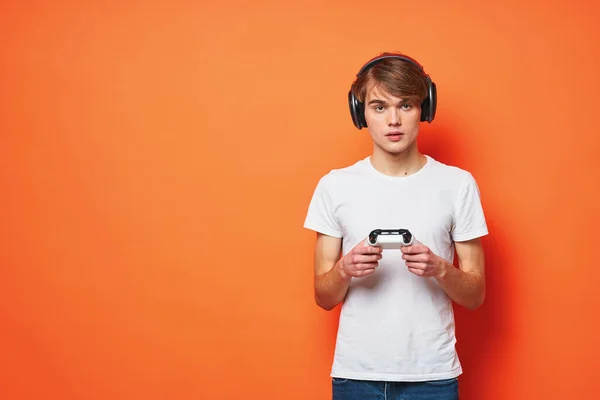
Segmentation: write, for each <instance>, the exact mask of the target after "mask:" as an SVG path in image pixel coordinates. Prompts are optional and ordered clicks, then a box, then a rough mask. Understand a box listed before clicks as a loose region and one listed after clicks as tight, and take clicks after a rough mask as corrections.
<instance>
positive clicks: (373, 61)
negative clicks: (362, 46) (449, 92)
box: [356, 54, 425, 77]
mask: <svg viewBox="0 0 600 400" xmlns="http://www.w3.org/2000/svg"><path fill="white" fill-rule="evenodd" d="M388 58H396V59H399V60H402V61H406V62H409V63H411V64H413V65H415V66H417V67H419V69H420V70H421V71H422V72H423V73H425V70H424V69H423V66H422V65H421V64H419V63H418V62H417V60H415V59H414V58H411V57H409V56H405V55H403V54H386V55H383V56H377V57H375V58H373V59H371V60H370V61H368V62H367V63H366V64H365V65H363V67H362V68H361V69H360V71H358V74H356V76H357V77H359V76H361V75H362V74H363V73H365V72H366V71H367V70H369V69H371V67H373V66H374V65H375V64H377V63H379V62H380V61H383V60H385V59H388Z"/></svg>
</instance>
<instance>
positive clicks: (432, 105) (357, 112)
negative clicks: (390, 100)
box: [348, 54, 437, 129]
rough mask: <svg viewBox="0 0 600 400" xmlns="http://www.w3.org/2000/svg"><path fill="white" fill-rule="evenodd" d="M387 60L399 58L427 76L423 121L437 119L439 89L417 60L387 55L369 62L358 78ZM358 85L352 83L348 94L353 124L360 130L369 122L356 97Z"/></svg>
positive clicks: (403, 56)
mask: <svg viewBox="0 0 600 400" xmlns="http://www.w3.org/2000/svg"><path fill="white" fill-rule="evenodd" d="M386 58H397V59H399V60H402V61H406V62H409V63H411V64H414V65H416V66H417V67H419V69H420V70H421V71H422V72H423V74H424V75H425V79H426V80H427V96H426V97H425V100H423V103H422V104H421V121H427V122H429V123H431V121H433V119H434V118H435V111H436V108H437V88H436V85H435V83H434V82H432V81H431V78H430V77H429V75H427V74H426V73H425V70H424V69H423V66H421V64H419V63H418V62H417V61H416V60H415V59H413V58H411V57H408V56H405V55H401V54H386V55H383V56H379V57H375V58H373V59H372V60H370V61H369V62H367V63H366V64H365V65H364V66H363V67H362V68H361V69H360V71H358V74H356V77H357V78H358V77H360V76H361V75H362V74H364V73H365V72H366V71H367V70H369V68H371V67H372V66H373V65H375V64H377V63H378V62H380V61H381V60H385V59H386ZM355 84H356V80H355V81H354V82H353V83H352V86H351V87H350V92H348V103H349V106H350V115H351V116H352V122H353V123H354V125H355V126H356V127H357V128H358V129H362V128H366V127H367V121H365V105H364V104H363V103H361V102H360V101H358V99H357V98H356V96H354V85H355Z"/></svg>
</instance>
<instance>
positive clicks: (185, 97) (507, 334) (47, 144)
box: [0, 0, 600, 400]
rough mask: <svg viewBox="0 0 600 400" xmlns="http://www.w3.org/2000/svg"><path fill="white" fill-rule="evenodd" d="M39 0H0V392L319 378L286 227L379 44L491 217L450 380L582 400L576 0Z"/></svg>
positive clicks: (584, 90)
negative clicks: (422, 101) (410, 76)
mask: <svg viewBox="0 0 600 400" xmlns="http://www.w3.org/2000/svg"><path fill="white" fill-rule="evenodd" d="M47 3H48V2H41V1H40V2H35V3H34V2H16V1H12V2H10V1H5V2H3V3H2V4H1V5H0V37H1V38H2V39H1V41H0V57H1V58H0V68H1V69H0V83H1V87H0V189H1V200H0V235H1V236H0V239H1V246H0V268H1V277H0V322H1V329H0V398H2V399H91V400H96V399H145V400H150V399H238V398H244V399H284V398H285V399H317V400H318V399H327V398H330V383H329V376H328V374H329V368H330V364H331V360H332V356H333V345H334V339H335V330H336V327H337V322H336V317H337V313H338V311H339V310H335V311H333V312H331V313H327V312H325V311H322V310H320V309H318V308H317V306H316V305H315V304H314V301H313V297H312V296H313V291H312V290H313V289H312V273H313V272H312V250H313V245H314V238H315V237H314V234H313V233H311V232H309V231H306V230H304V229H303V228H302V224H303V221H304V217H305V213H306V209H307V206H308V202H309V201H310V197H311V195H312V191H313V189H314V187H315V185H316V182H317V180H318V178H319V177H321V176H322V175H323V174H325V173H327V172H328V171H329V170H330V169H331V168H337V167H340V166H345V165H348V164H349V163H352V162H354V161H356V160H357V159H358V158H362V157H364V156H366V155H368V154H369V152H370V150H371V147H370V139H369V137H368V134H367V133H366V131H357V130H356V129H355V128H354V127H353V126H352V123H351V119H350V116H349V112H348V107H347V103H346V96H347V91H348V89H349V86H350V83H351V81H352V80H353V79H354V76H355V74H356V72H357V71H358V69H359V68H360V66H361V65H362V64H363V63H364V62H365V61H366V60H368V59H369V58H371V57H372V56H374V55H377V54H378V53H380V52H382V51H390V50H391V51H402V52H405V53H407V54H409V55H412V56H413V57H415V58H417V59H418V60H419V61H420V62H421V63H422V64H424V66H425V68H426V71H427V72H428V73H429V74H430V75H431V76H432V78H433V80H434V81H435V82H436V83H437V85H438V91H439V108H438V114H437V118H436V120H435V121H434V123H433V124H431V125H428V124H424V125H423V127H422V131H421V149H422V150H423V151H424V152H426V153H428V154H430V155H432V156H433V157H435V158H437V159H439V160H440V161H443V162H446V163H450V164H454V165H458V166H460V167H462V168H465V169H468V170H470V171H471V172H472V173H473V175H474V176H475V177H476V179H477V181H478V183H479V186H480V189H481V192H482V199H483V203H484V207H485V211H486V216H487V218H488V223H489V227H490V230H491V235H490V236H489V237H488V238H487V239H486V240H485V250H486V255H487V282H488V297H487V300H486V303H485V304H484V306H482V307H481V308H480V309H478V310H476V311H474V312H469V311H465V310H463V309H461V308H460V307H457V324H458V332H457V334H458V349H459V354H460V355H461V360H462V363H463V366H464V369H465V374H464V375H463V376H462V377H461V380H460V388H461V394H462V397H461V398H462V399H511V400H516V399H575V398H576V399H592V398H597V397H596V396H597V394H596V393H597V391H598V390H597V385H598V382H599V380H598V378H600V377H599V373H598V367H597V358H598V356H599V355H600V345H599V342H598V336H599V335H600V330H599V329H598V322H597V316H598V308H599V306H600V301H599V300H598V296H597V294H598V282H599V280H600V272H599V269H598V267H599V263H598V255H597V254H596V250H597V249H598V245H597V243H598V233H597V232H598V228H597V227H598V226H600V218H599V217H600V215H599V211H598V210H599V206H598V205H599V204H600V195H599V185H598V182H599V178H598V169H597V161H598V151H599V150H600V144H599V139H598V134H599V131H600V129H599V124H598V122H597V121H598V120H597V115H598V107H599V106H600V101H599V100H598V90H599V89H600V85H599V78H598V76H599V74H598V71H599V70H600V56H599V53H598V51H597V47H598V43H599V42H600V28H599V25H598V24H597V19H598V14H599V9H600V7H599V6H598V5H592V2H591V1H589V2H583V1H579V2H574V3H573V2H568V1H566V0H554V1H544V2H542V1H539V2H538V3H537V4H532V3H531V2H526V1H513V0H511V1H504V2H495V3H493V4H491V3H490V4H484V3H482V2H478V1H472V0H460V1H458V2H446V1H432V2H420V3H418V2H408V3H407V2H397V1H383V2H365V1H361V2H359V1H330V2H321V1H316V0H313V1H297V2H295V3H293V4H292V3H290V4H287V2H275V1H271V2H266V1H254V2H250V1H241V0H239V1H215V2H210V3H209V4H201V3H202V2H197V4H195V5H192V4H191V3H192V2H167V1H162V2H158V1H155V2H150V3H147V4H146V3H145V2H138V3H133V2H124V3H126V4H123V5H116V4H101V3H103V2H95V3H93V2H91V1H88V2H72V3H73V4H67V3H61V4H60V5H48V4H47ZM50 3H52V2H50Z"/></svg>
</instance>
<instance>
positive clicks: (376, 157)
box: [371, 146, 427, 176]
mask: <svg viewBox="0 0 600 400" xmlns="http://www.w3.org/2000/svg"><path fill="white" fill-rule="evenodd" d="M426 163H427V158H426V157H425V156H424V155H423V154H421V153H420V152H419V150H418V149H417V147H416V146H415V147H411V148H409V149H406V151H404V152H402V153H396V154H392V153H388V152H385V151H383V150H381V149H380V148H378V147H375V148H374V149H373V154H372V155H371V164H372V165H373V167H374V168H375V169H376V170H377V171H379V172H381V173H382V174H384V175H389V176H409V175H412V174H414V173H415V172H417V171H419V170H420V169H421V168H423V166H425V164H426Z"/></svg>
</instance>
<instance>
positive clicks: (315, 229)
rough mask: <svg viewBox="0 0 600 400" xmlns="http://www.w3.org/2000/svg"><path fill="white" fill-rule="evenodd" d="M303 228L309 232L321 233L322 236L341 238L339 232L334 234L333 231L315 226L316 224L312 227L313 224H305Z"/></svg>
mask: <svg viewBox="0 0 600 400" xmlns="http://www.w3.org/2000/svg"><path fill="white" fill-rule="evenodd" d="M304 228H306V229H310V230H311V231H315V232H319V233H323V234H325V235H328V236H333V237H335V238H338V239H341V238H342V234H341V233H340V232H336V231H334V230H331V229H327V228H324V227H322V226H319V225H316V224H314V225H313V224H310V223H306V224H304Z"/></svg>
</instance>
